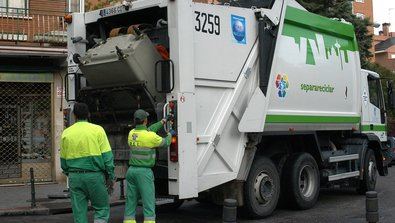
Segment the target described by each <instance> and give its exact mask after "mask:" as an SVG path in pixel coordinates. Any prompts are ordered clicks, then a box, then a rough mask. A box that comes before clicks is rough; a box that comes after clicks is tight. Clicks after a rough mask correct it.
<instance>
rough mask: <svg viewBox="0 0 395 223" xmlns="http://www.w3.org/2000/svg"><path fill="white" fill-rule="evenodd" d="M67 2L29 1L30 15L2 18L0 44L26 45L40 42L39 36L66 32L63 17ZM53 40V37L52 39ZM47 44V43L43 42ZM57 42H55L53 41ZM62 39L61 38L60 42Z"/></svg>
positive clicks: (60, 0) (0, 18) (57, 0)
mask: <svg viewBox="0 0 395 223" xmlns="http://www.w3.org/2000/svg"><path fill="white" fill-rule="evenodd" d="M65 11H66V0H33V1H29V11H28V15H26V16H25V15H23V14H19V15H12V16H3V17H0V40H1V42H0V44H1V45H10V44H12V43H14V44H15V42H16V43H17V44H21V45H24V44H25V45H26V44H29V43H31V42H40V41H38V39H39V38H41V39H42V38H44V37H39V36H38V35H41V36H43V35H44V34H48V33H51V32H52V33H54V31H55V32H58V33H59V32H60V31H64V30H65V24H64V23H63V16H64V15H65V14H66V12H65ZM51 38H52V37H51ZM42 42H45V41H42ZM53 42H55V41H53ZM58 42H61V41H60V38H59V41H58Z"/></svg>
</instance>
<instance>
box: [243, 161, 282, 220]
mask: <svg viewBox="0 0 395 223" xmlns="http://www.w3.org/2000/svg"><path fill="white" fill-rule="evenodd" d="M279 195H280V177H279V174H278V171H277V168H276V166H275V165H274V163H273V162H272V161H271V160H270V159H268V158H266V157H257V159H256V160H255V161H254V163H253V164H252V166H251V169H250V173H249V175H248V178H247V181H246V182H245V184H244V206H243V212H244V214H245V216H246V217H249V218H264V217H267V216H269V215H271V214H272V213H273V211H274V209H275V208H276V206H277V202H278V198H279Z"/></svg>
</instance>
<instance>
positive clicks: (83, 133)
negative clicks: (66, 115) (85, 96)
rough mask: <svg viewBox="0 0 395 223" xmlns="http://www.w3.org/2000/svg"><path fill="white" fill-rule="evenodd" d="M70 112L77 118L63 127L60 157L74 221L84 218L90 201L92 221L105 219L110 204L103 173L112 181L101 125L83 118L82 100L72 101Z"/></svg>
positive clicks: (111, 159)
mask: <svg viewBox="0 0 395 223" xmlns="http://www.w3.org/2000/svg"><path fill="white" fill-rule="evenodd" d="M73 114H74V116H75V119H76V121H77V122H76V123H75V124H73V125H72V126H70V127H69V128H67V129H65V130H64V131H63V134H62V139H61V149H60V161H61V167H62V169H63V172H64V173H65V174H66V175H67V176H68V179H69V187H70V192H71V205H72V209H73V217H74V222H75V223H87V222H88V218H87V211H88V201H90V202H91V206H92V207H93V209H94V210H95V214H94V223H107V222H108V219H109V217H110V205H109V198H108V192H107V185H106V179H105V174H106V175H107V176H108V177H109V179H110V182H112V183H111V184H112V185H113V183H114V182H115V176H114V157H113V154H112V152H111V147H110V144H109V142H108V139H107V136H106V132H105V131H104V129H103V128H102V127H101V126H98V125H94V124H91V123H89V122H88V121H87V119H88V116H89V109H88V106H87V105H86V104H83V103H76V104H75V105H74V109H73Z"/></svg>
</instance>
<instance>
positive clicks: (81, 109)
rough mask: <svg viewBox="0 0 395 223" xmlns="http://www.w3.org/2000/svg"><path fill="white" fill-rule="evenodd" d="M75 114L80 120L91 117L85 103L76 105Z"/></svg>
mask: <svg viewBox="0 0 395 223" xmlns="http://www.w3.org/2000/svg"><path fill="white" fill-rule="evenodd" d="M73 113H74V115H75V117H76V118H77V119H79V120H86V119H88V117H89V107H88V105H87V104H85V103H78V102H77V103H75V104H74V109H73Z"/></svg>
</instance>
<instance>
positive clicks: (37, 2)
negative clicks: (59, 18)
mask: <svg viewBox="0 0 395 223" xmlns="http://www.w3.org/2000/svg"><path fill="white" fill-rule="evenodd" d="M66 4H67V1H66V0H31V1H29V8H30V11H31V12H32V13H38V12H41V14H42V13H45V14H49V15H63V14H64V12H65V11H66Z"/></svg>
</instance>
